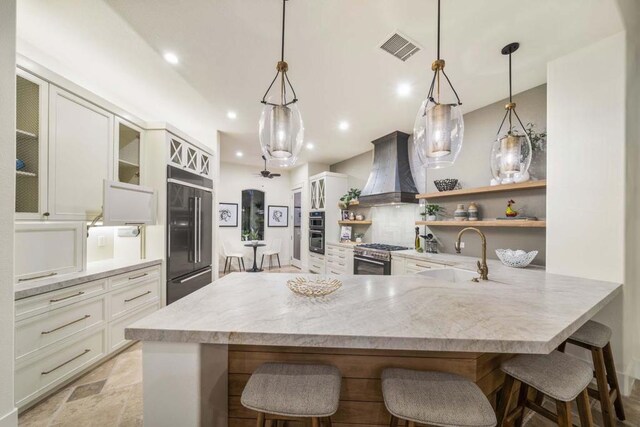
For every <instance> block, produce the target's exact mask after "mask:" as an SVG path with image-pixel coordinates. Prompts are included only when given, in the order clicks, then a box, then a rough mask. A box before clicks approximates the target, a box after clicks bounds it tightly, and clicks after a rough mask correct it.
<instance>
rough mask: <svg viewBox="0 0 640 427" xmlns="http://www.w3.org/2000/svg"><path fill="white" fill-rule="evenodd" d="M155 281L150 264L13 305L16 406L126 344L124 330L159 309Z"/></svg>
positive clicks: (158, 283) (158, 268)
mask: <svg viewBox="0 0 640 427" xmlns="http://www.w3.org/2000/svg"><path fill="white" fill-rule="evenodd" d="M161 278H162V274H161V266H160V265H156V266H153V267H147V268H142V269H137V270H133V271H129V272H127V273H122V274H118V275H114V276H111V277H108V278H105V279H100V280H95V281H91V282H86V283H83V284H79V285H75V286H70V287H68V288H64V289H59V290H56V291H53V292H48V293H45V294H40V295H36V296H33V297H28V298H23V299H20V300H18V301H16V323H15V337H16V339H15V340H16V346H15V378H16V381H15V398H16V406H18V407H19V408H21V409H24V408H26V407H27V406H28V405H29V404H31V403H32V402H35V401H37V400H38V399H40V398H42V396H43V395H45V394H47V393H48V392H50V391H52V390H55V389H56V388H59V387H60V386H61V385H62V384H63V383H65V382H68V381H69V380H71V379H72V378H73V377H74V376H77V375H78V374H80V373H82V372H83V371H85V370H86V369H88V368H90V367H91V366H93V365H95V364H96V363H98V362H101V361H103V360H104V359H105V358H106V357H107V356H109V355H110V354H113V353H114V352H115V351H117V350H119V349H121V348H122V347H123V346H125V345H127V344H128V343H129V341H128V340H126V339H125V337H124V331H125V328H127V327H128V326H129V325H130V324H132V323H133V322H135V321H136V320H138V319H141V318H142V317H144V316H146V315H148V314H150V313H152V312H154V311H156V310H158V309H159V308H160V305H161V302H160V292H161V289H162V279H161Z"/></svg>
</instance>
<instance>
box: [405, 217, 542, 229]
mask: <svg viewBox="0 0 640 427" xmlns="http://www.w3.org/2000/svg"><path fill="white" fill-rule="evenodd" d="M416 225H426V226H429V227H517V228H545V227H546V226H547V221H545V220H526V219H485V220H482V221H452V220H448V221H416Z"/></svg>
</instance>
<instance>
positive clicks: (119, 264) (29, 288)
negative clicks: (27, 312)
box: [13, 259, 162, 300]
mask: <svg viewBox="0 0 640 427" xmlns="http://www.w3.org/2000/svg"><path fill="white" fill-rule="evenodd" d="M158 264H162V260H161V259H151V260H147V259H134V260H131V259H109V260H105V261H95V262H89V263H87V268H86V269H85V270H84V271H81V272H78V273H69V274H63V275H60V276H55V277H51V278H46V279H37V280H33V281H30V282H21V283H17V284H15V285H14V286H13V289H14V299H15V300H19V299H22V298H27V297H32V296H35V295H40V294H44V293H46V292H51V291H56V290H58V289H63V288H68V287H69V286H75V285H80V284H82V283H87V282H90V281H92V280H98V279H102V278H105V277H109V276H115V275H116V274H121V273H127V272H129V271H134V270H139V269H141V268H146V267H151V266H153V265H158Z"/></svg>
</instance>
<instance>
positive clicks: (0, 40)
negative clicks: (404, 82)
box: [0, 0, 18, 427]
mask: <svg viewBox="0 0 640 427" xmlns="http://www.w3.org/2000/svg"><path fill="white" fill-rule="evenodd" d="M15 52H16V2H15V0H2V1H0V58H1V60H0V94H2V96H0V163H1V164H0V242H2V244H0V427H10V426H16V425H18V415H17V411H16V408H15V406H14V404H13V358H14V355H13V217H14V212H13V211H14V206H15V203H14V200H15V179H16V178H15V176H16V175H15V172H14V171H15V164H14V159H15V156H16V145H15V137H16V134H15V128H16V104H15V102H16V100H15V93H16V77H15V66H16V65H15Z"/></svg>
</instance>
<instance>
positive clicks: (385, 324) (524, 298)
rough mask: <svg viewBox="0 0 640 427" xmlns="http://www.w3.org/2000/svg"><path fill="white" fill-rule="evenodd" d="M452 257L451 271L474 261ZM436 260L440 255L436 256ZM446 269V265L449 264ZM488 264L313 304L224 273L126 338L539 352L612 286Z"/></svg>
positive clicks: (268, 277)
mask: <svg viewBox="0 0 640 427" xmlns="http://www.w3.org/2000/svg"><path fill="white" fill-rule="evenodd" d="M449 256H450V257H455V260H456V261H457V262H456V265H458V266H461V265H469V264H470V263H472V264H471V265H473V266H474V267H475V261H476V259H475V258H469V257H456V256H454V255H448V257H449ZM438 258H439V259H442V258H441V257H438ZM452 262H453V261H452ZM497 264H498V265H496V263H495V262H491V263H490V267H489V268H490V272H489V278H490V279H491V280H490V281H488V282H480V283H473V282H459V283H453V282H448V281H443V280H439V279H435V278H429V277H426V276H421V275H411V276H340V280H342V281H343V286H342V288H340V289H339V290H337V291H336V292H335V293H333V294H331V295H329V296H328V297H325V298H322V299H310V298H306V297H302V296H298V295H296V294H293V293H292V292H291V291H290V290H289V289H288V288H287V286H286V281H287V279H290V278H293V277H297V276H300V275H294V274H250V273H233V274H231V275H228V276H226V277H224V278H223V279H220V280H218V281H216V282H214V283H212V284H211V285H209V286H206V287H204V288H202V289H200V290H199V291H197V292H195V293H193V294H191V295H189V296H187V297H185V298H183V299H181V300H179V301H177V302H176V303H174V304H171V305H170V306H168V307H165V308H163V309H161V310H160V311H157V312H155V313H153V314H151V315H149V316H148V317H146V318H144V319H142V320H140V321H138V322H136V323H134V324H133V325H131V326H130V327H129V328H127V330H126V337H127V338H128V339H137V340H142V341H168V342H189V343H218V344H247V345H274V346H277V345H282V346H302V347H333V348H358V349H395V350H422V351H470V352H497V353H549V352H551V351H552V350H553V349H554V348H555V347H557V346H558V345H559V344H560V343H561V342H562V341H564V340H565V339H566V338H567V337H568V336H569V335H571V334H572V333H573V332H575V331H576V330H577V329H578V328H579V327H580V326H581V325H582V324H584V323H585V322H586V321H587V320H588V319H590V318H591V317H592V316H593V315H594V314H596V313H597V312H598V311H599V310H600V309H601V308H602V307H604V306H605V305H606V304H607V303H609V302H610V301H611V300H612V299H613V298H614V297H615V296H616V294H617V293H618V292H620V290H621V288H622V286H621V285H619V284H615V283H609V282H601V281H595V280H587V279H580V278H575V277H567V276H559V275H553V274H548V273H546V272H545V271H544V270H542V269H513V268H508V267H505V266H502V265H500V264H499V263H497Z"/></svg>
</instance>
